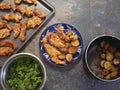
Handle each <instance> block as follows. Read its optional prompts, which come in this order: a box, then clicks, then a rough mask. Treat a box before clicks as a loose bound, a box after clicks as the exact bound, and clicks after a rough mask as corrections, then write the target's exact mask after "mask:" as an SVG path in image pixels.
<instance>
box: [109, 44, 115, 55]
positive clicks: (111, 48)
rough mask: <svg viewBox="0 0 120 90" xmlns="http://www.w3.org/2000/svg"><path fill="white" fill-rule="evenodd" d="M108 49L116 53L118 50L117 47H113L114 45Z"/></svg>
mask: <svg viewBox="0 0 120 90" xmlns="http://www.w3.org/2000/svg"><path fill="white" fill-rule="evenodd" d="M108 51H109V52H111V53H114V52H116V48H115V47H113V46H110V47H109V48H108Z"/></svg>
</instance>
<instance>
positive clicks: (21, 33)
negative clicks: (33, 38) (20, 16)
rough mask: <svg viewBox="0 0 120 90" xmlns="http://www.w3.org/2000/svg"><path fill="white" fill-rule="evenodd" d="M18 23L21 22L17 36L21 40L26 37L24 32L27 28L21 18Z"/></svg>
mask: <svg viewBox="0 0 120 90" xmlns="http://www.w3.org/2000/svg"><path fill="white" fill-rule="evenodd" d="M20 24H21V32H20V35H19V38H20V40H21V41H25V39H26V37H25V34H26V30H27V26H26V22H25V21H23V20H22V21H21V22H20Z"/></svg>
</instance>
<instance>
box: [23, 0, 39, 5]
mask: <svg viewBox="0 0 120 90" xmlns="http://www.w3.org/2000/svg"><path fill="white" fill-rule="evenodd" d="M24 2H26V3H28V4H34V5H36V4H37V0H24Z"/></svg>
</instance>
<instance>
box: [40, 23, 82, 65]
mask: <svg viewBox="0 0 120 90" xmlns="http://www.w3.org/2000/svg"><path fill="white" fill-rule="evenodd" d="M60 25H62V26H64V28H65V33H66V31H67V30H68V29H71V30H72V31H73V33H75V34H77V35H78V40H79V41H80V46H79V47H78V50H77V52H76V54H74V55H73V61H72V62H71V63H69V64H66V65H59V64H55V63H54V62H52V61H51V59H50V57H49V56H48V54H47V53H46V51H45V49H44V47H43V45H42V43H41V40H42V39H43V38H44V37H45V36H46V35H47V33H48V32H54V33H56V29H57V27H58V26H60ZM39 49H40V51H41V53H42V55H43V57H44V59H45V61H46V62H48V63H50V64H51V65H54V66H57V67H65V66H69V65H71V64H73V63H75V62H76V61H77V59H79V58H80V57H81V56H82V50H83V39H82V36H81V33H80V32H79V31H78V30H77V29H76V28H75V27H73V26H71V25H69V24H66V23H56V24H53V25H50V26H49V27H47V28H46V29H45V30H44V31H43V32H42V34H41V36H40V38H39Z"/></svg>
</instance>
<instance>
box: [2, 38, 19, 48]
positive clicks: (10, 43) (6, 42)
mask: <svg viewBox="0 0 120 90" xmlns="http://www.w3.org/2000/svg"><path fill="white" fill-rule="evenodd" d="M0 47H10V48H12V49H13V50H15V49H17V48H18V46H17V44H16V43H15V42H14V41H13V40H1V41H0Z"/></svg>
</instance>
